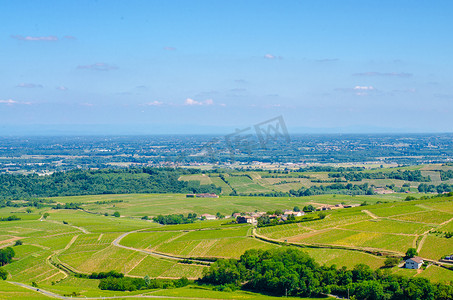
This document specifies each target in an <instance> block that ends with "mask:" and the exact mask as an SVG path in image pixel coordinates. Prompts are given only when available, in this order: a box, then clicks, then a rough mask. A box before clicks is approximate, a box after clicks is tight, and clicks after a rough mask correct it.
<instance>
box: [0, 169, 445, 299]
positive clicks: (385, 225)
mask: <svg viewBox="0 0 453 300" xmlns="http://www.w3.org/2000/svg"><path fill="white" fill-rule="evenodd" d="M252 175H253V176H252V178H254V179H255V180H261V181H262V180H264V179H262V178H261V179H259V172H256V174H252ZM233 177H234V176H233ZM215 178H217V177H212V178H211V179H215ZM217 179H220V178H217ZM236 179H237V180H238V181H242V182H243V183H245V182H247V181H251V179H250V178H248V177H247V180H245V179H244V178H243V176H238V177H236ZM233 181H234V180H233ZM253 184H254V183H253ZM403 197H404V195H396V194H392V195H379V196H378V195H374V196H345V195H319V196H312V197H302V198H288V197H234V196H221V197H220V198H214V199H204V198H186V197H185V195H180V194H158V195H157V194H147V195H100V196H77V197H59V198H54V199H53V200H55V201H57V202H60V203H69V202H78V203H82V204H81V205H82V208H83V209H84V210H85V211H82V210H64V209H60V210H55V209H50V208H42V209H39V210H34V211H33V212H32V213H29V214H23V213H22V215H23V216H24V218H22V220H19V221H9V222H0V230H1V234H0V247H5V246H11V245H13V244H14V243H15V241H16V240H19V239H20V240H21V241H22V242H23V245H21V246H14V247H13V248H14V250H15V252H16V256H15V260H14V261H13V262H12V263H11V264H8V265H6V266H5V267H4V269H5V270H7V271H8V273H9V277H8V281H14V282H22V283H24V284H28V285H31V283H32V282H35V283H36V284H37V285H38V286H39V287H40V288H42V289H44V290H48V291H51V292H54V293H57V294H60V295H64V294H71V293H72V292H74V291H77V292H78V293H80V295H81V296H87V297H89V296H95V297H99V296H112V295H119V296H121V295H134V294H144V293H145V294H146V293H151V294H152V295H158V296H162V297H163V298H162V299H165V297H172V296H182V297H191V296H193V295H196V297H200V298H203V297H210V298H211V297H214V298H216V297H219V299H238V298H240V299H266V297H267V296H263V295H257V294H254V293H247V292H243V291H239V292H234V293H222V292H215V291H212V289H211V288H205V287H198V286H195V285H193V286H189V287H185V288H179V289H171V290H157V291H136V292H113V291H101V290H99V289H98V287H97V285H98V283H99V280H95V279H82V278H76V277H74V276H73V273H71V272H78V273H81V274H89V273H92V272H101V271H110V270H117V271H119V272H123V273H124V274H126V275H127V276H135V277H144V276H146V275H148V276H150V277H153V278H179V277H181V276H185V277H188V278H192V279H196V278H198V277H200V276H202V272H203V270H204V269H205V268H207V266H206V265H203V264H200V263H194V264H184V263H182V262H181V259H182V258H239V257H240V256H241V255H242V254H243V253H244V251H246V250H248V249H272V248H275V247H282V246H283V245H284V244H285V243H286V244H287V245H291V244H293V245H294V246H298V247H300V248H301V249H302V250H303V251H306V252H307V253H308V254H309V255H311V256H312V257H314V258H315V259H316V261H317V262H318V263H320V264H326V265H332V264H335V265H337V266H346V267H349V268H351V267H353V266H354V265H356V264H357V263H365V264H368V265H369V266H371V267H372V268H380V267H382V266H383V262H384V260H385V257H383V256H376V255H373V254H370V253H367V252H366V251H370V250H371V251H374V252H383V253H386V252H392V253H400V254H401V255H402V254H403V253H404V252H405V251H406V250H407V248H409V247H417V248H419V250H420V256H422V257H424V258H427V259H432V260H439V259H440V258H441V257H442V256H444V255H447V254H453V253H451V252H452V251H453V244H452V243H453V242H452V241H453V239H447V238H445V237H442V235H440V234H434V233H433V231H453V230H452V228H453V227H452V226H453V224H452V223H453V222H450V221H451V220H452V218H453V199H451V198H434V199H428V200H415V201H401V200H402V199H404V198H403ZM116 200H122V202H118V201H116ZM97 201H106V202H104V203H96V202H97ZM108 201H115V202H108ZM364 201H366V202H367V203H368V204H370V205H367V206H360V207H355V208H347V209H336V210H331V211H325V213H326V217H325V218H324V219H322V220H315V221H308V222H302V223H294V224H286V225H278V226H272V227H264V228H258V229H257V230H256V232H257V234H258V235H259V236H262V237H264V238H263V239H264V240H263V239H259V238H255V237H254V236H253V231H252V227H253V226H251V225H249V224H229V222H230V220H229V219H224V220H216V221H196V222H195V223H192V224H183V225H167V226H162V225H159V224H156V223H154V222H152V221H149V220H142V219H141V217H142V216H145V215H146V216H156V215H158V214H171V213H184V214H185V213H189V212H195V213H197V214H199V215H201V214H202V213H211V214H215V213H216V212H221V213H222V214H225V215H230V214H231V213H232V212H233V211H242V212H247V211H248V212H253V211H268V210H275V209H282V210H283V209H292V208H293V207H294V206H299V207H303V206H305V205H308V204H313V205H324V204H338V203H349V204H359V203H363V202H364ZM383 201H386V202H388V203H381V204H376V203H377V202H383ZM114 211H119V212H120V214H121V217H113V216H111V214H112V212H114ZM13 212H17V208H11V207H4V208H1V209H0V214H2V215H4V216H9V215H11V214H12V213H13ZM45 212H47V213H48V214H49V216H48V217H47V218H46V219H44V218H41V215H42V214H43V213H45ZM106 212H107V213H108V214H109V215H108V216H105V215H104V213H106ZM22 215H21V216H22ZM120 237H122V238H121V239H120V240H118V245H116V244H115V243H114V241H115V240H117V239H119V238H120ZM266 239H268V240H266ZM275 241H279V242H281V244H276V243H275ZM420 241H422V244H420ZM335 247H337V248H338V247H340V248H341V247H342V249H332V248H335ZM162 255H167V256H162ZM58 263H59V264H61V266H63V267H60V268H58V267H57V266H56V264H58ZM68 270H71V272H69V271H68ZM394 272H397V273H398V274H403V275H404V276H415V275H416V276H420V277H426V278H429V279H430V280H433V281H436V282H449V281H451V280H452V274H453V272H452V271H449V270H447V269H444V268H440V267H436V266H431V267H429V268H427V269H426V270H424V271H422V272H421V273H420V274H419V273H414V272H412V273H411V272H410V271H408V270H404V269H395V270H394ZM0 287H1V292H0V299H3V298H5V299H14V296H13V295H20V296H22V297H26V298H27V299H42V298H46V296H44V295H42V294H39V293H36V292H33V291H31V290H27V289H25V288H23V287H19V286H16V285H13V284H11V283H8V282H0ZM267 298H269V299H273V298H272V297H267Z"/></svg>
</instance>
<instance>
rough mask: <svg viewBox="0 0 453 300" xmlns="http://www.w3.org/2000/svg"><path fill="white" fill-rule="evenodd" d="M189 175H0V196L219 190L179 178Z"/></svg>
mask: <svg viewBox="0 0 453 300" xmlns="http://www.w3.org/2000/svg"><path fill="white" fill-rule="evenodd" d="M185 174H191V171H190V170H187V169H181V168H132V169H120V170H114V169H103V170H72V171H68V172H56V173H53V174H52V175H49V176H38V175H36V174H32V175H11V174H2V175H0V197H1V198H4V199H24V198H25V199H30V198H36V197H57V196H77V195H99V194H129V193H220V188H217V187H215V186H214V185H200V183H199V182H185V181H179V180H178V178H179V177H180V176H181V175H185Z"/></svg>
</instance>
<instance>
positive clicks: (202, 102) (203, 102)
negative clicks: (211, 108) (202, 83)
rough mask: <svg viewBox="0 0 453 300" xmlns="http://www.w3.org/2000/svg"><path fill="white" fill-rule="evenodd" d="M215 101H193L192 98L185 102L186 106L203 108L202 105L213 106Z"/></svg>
mask: <svg viewBox="0 0 453 300" xmlns="http://www.w3.org/2000/svg"><path fill="white" fill-rule="evenodd" d="M213 104H214V101H213V100H212V99H207V100H205V101H197V100H193V99H191V98H187V99H186V101H184V105H189V106H197V105H198V106H201V105H213Z"/></svg>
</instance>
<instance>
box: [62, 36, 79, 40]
mask: <svg viewBox="0 0 453 300" xmlns="http://www.w3.org/2000/svg"><path fill="white" fill-rule="evenodd" d="M63 38H64V39H67V40H76V39H77V38H76V37H75V36H72V35H65V36H64V37H63Z"/></svg>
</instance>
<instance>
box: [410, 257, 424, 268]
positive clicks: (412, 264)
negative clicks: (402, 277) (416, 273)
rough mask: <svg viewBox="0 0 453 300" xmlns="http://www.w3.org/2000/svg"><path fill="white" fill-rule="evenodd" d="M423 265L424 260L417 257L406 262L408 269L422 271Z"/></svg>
mask: <svg viewBox="0 0 453 300" xmlns="http://www.w3.org/2000/svg"><path fill="white" fill-rule="evenodd" d="M422 265H423V259H421V258H420V257H417V256H416V257H412V258H409V259H408V260H406V269H420V267H421V266H422Z"/></svg>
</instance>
